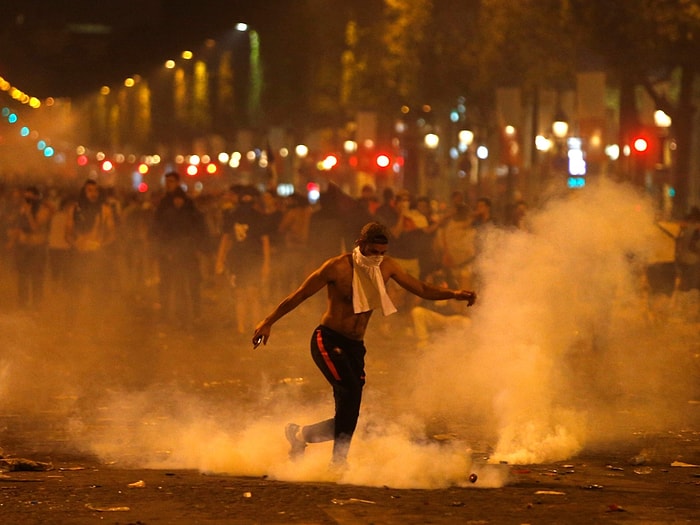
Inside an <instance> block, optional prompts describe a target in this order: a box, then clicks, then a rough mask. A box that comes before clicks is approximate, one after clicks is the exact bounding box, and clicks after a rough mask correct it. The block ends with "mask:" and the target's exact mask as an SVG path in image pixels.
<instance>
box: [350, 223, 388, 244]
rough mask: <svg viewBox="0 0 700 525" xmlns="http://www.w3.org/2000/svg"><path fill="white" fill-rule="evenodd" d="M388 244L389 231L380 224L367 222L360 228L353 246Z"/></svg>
mask: <svg viewBox="0 0 700 525" xmlns="http://www.w3.org/2000/svg"><path fill="white" fill-rule="evenodd" d="M362 243H367V244H389V229H388V228H387V227H386V226H384V225H383V224H382V223H381V222H368V223H367V224H365V225H364V226H363V227H362V230H361V231H360V237H359V238H358V239H357V241H355V244H357V245H360V244H362Z"/></svg>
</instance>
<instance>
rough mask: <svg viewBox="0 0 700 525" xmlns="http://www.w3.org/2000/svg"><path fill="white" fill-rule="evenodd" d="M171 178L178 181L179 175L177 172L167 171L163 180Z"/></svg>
mask: <svg viewBox="0 0 700 525" xmlns="http://www.w3.org/2000/svg"><path fill="white" fill-rule="evenodd" d="M169 177H172V178H173V179H175V180H180V174H179V173H178V172H177V171H169V172H167V173H166V174H165V178H166V179H167V178H169Z"/></svg>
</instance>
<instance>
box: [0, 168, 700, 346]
mask: <svg viewBox="0 0 700 525" xmlns="http://www.w3.org/2000/svg"><path fill="white" fill-rule="evenodd" d="M371 220H376V221H379V222H381V223H382V224H384V225H385V226H387V227H388V228H389V230H390V232H391V235H392V238H391V239H390V255H391V256H392V257H393V258H395V259H397V260H398V262H399V263H400V264H401V266H402V267H403V268H404V269H405V270H406V271H407V272H408V273H410V274H411V275H414V276H415V277H417V278H419V279H421V280H427V281H429V282H434V283H442V284H444V286H448V287H452V288H461V289H474V290H478V289H479V275H478V272H476V271H475V268H476V266H475V264H474V262H475V260H476V258H477V257H478V255H479V252H480V250H481V246H482V243H483V239H484V238H485V233H486V232H488V230H489V229H490V228H510V229H514V230H527V229H528V207H527V203H525V202H523V201H518V202H516V203H515V204H514V205H513V206H512V209H511V210H510V213H509V214H508V216H507V217H496V216H495V214H494V212H493V209H492V204H491V202H490V200H489V199H488V198H485V197H481V198H478V199H476V201H475V202H468V200H467V197H466V195H465V194H464V192H462V191H454V192H453V193H452V194H451V195H450V197H449V199H448V200H447V201H445V202H439V201H436V200H434V199H430V198H428V197H426V196H423V195H413V194H411V193H410V192H409V191H407V190H405V189H400V188H396V189H394V188H390V187H387V188H384V189H383V190H382V191H381V192H380V193H379V194H378V192H377V190H376V189H375V188H374V187H373V186H370V185H366V186H364V187H363V188H362V190H361V193H360V195H359V197H353V196H350V195H349V194H347V193H345V192H343V191H342V190H341V189H340V188H339V187H338V186H336V185H333V184H330V185H329V186H328V189H327V190H325V191H324V193H323V194H322V195H321V197H320V199H319V201H318V202H317V203H313V204H312V203H311V202H309V200H308V199H307V197H306V196H303V195H299V194H293V195H291V196H287V197H281V196H279V195H277V194H276V193H275V192H274V191H273V190H264V191H261V189H259V188H257V187H254V186H250V185H233V186H231V187H230V188H228V189H227V190H226V191H223V192H221V193H219V194H206V193H202V194H198V195H192V194H191V192H188V191H187V190H186V187H185V186H184V185H183V184H182V181H181V180H180V177H179V175H178V174H177V173H175V172H169V173H166V174H165V175H164V188H163V189H162V190H160V191H156V192H149V193H145V194H144V193H138V192H128V193H119V192H117V191H115V189H114V188H107V187H102V186H101V185H99V184H98V183H97V182H96V181H94V180H87V181H85V182H84V184H83V185H82V187H81V188H80V189H79V191H77V192H76V191H74V190H73V191H70V190H66V189H62V188H40V187H37V186H26V187H4V188H2V195H1V199H0V221H1V225H2V234H3V235H4V236H5V238H4V243H3V246H4V252H5V257H4V261H5V265H4V270H6V271H8V270H11V271H14V272H15V276H16V290H17V295H16V298H15V301H16V305H17V307H18V308H20V309H26V310H30V311H32V310H33V311H38V310H41V309H42V308H43V307H44V303H45V302H46V300H47V295H50V296H53V298H54V299H56V298H59V299H60V303H61V304H63V305H66V307H65V308H62V309H61V310H62V311H61V315H63V316H65V318H64V319H63V320H64V321H65V322H66V323H68V326H71V324H72V323H73V324H74V323H76V322H78V321H79V319H80V315H81V312H82V311H94V310H96V309H99V308H100V305H101V304H103V303H104V301H105V298H106V297H112V298H114V297H119V298H120V299H119V300H121V298H126V300H137V299H142V300H145V301H146V302H148V303H149V305H150V306H149V307H150V308H151V309H152V310H153V311H154V312H155V315H156V317H157V318H158V319H159V321H160V322H161V323H165V324H170V325H173V326H196V325H197V324H198V323H200V322H201V321H202V316H203V315H204V314H203V310H202V288H203V287H204V286H209V287H211V288H213V289H216V290H217V293H219V295H220V299H221V302H220V307H221V308H222V309H227V311H228V312H230V317H231V325H232V326H233V329H234V330H235V331H236V332H238V333H240V334H248V333H249V332H250V331H251V329H252V326H253V324H254V323H255V321H256V320H257V319H259V318H260V316H261V315H262V312H264V311H265V310H267V309H269V308H270V307H271V306H272V305H273V304H274V303H275V302H276V301H277V300H278V299H279V298H280V297H283V296H284V295H286V294H287V293H288V292H289V291H290V290H293V289H295V288H296V287H297V286H298V285H299V284H300V282H301V280H302V279H303V277H304V276H305V275H307V274H308V273H309V271H310V270H311V269H313V268H315V267H316V266H317V265H318V264H320V263H321V262H322V261H324V260H325V259H327V258H328V257H330V256H333V255H335V254H339V253H342V252H343V251H349V250H351V249H352V246H353V243H354V241H355V238H356V236H357V234H358V232H359V231H360V229H361V227H362V226H363V225H364V224H366V223H367V222H369V221H371ZM672 235H673V241H674V246H675V252H674V259H673V261H672V263H673V264H672V265H671V266H670V267H668V268H666V267H665V268H664V269H663V271H665V272H668V271H670V272H671V277H670V281H669V278H666V281H665V282H666V283H667V284H666V286H665V287H661V288H663V289H661V288H660V287H659V285H658V282H657V281H658V280H659V278H658V277H657V276H656V275H652V274H653V272H651V274H650V275H649V278H650V281H651V285H652V287H654V289H655V290H657V291H660V293H666V294H669V293H674V292H675V291H676V290H681V291H689V290H695V289H698V288H700V211H699V210H698V209H697V208H694V209H693V210H692V211H691V213H689V214H688V216H687V217H686V218H685V220H684V221H682V222H681V223H679V225H678V230H677V231H675V232H673V234H672ZM10 261H11V263H10ZM659 271H660V270H659ZM669 282H670V283H671V284H668V283H669ZM669 286H670V288H669ZM388 292H389V293H390V295H391V297H392V300H393V301H394V304H396V305H397V307H398V308H399V311H400V312H403V313H404V314H405V315H407V316H410V318H411V320H412V321H411V323H410V325H411V326H412V327H413V335H414V336H415V337H416V338H417V340H418V343H419V344H425V343H427V340H428V338H429V337H430V333H431V331H432V330H434V329H438V328H439V327H442V326H444V323H445V322H455V323H458V324H461V325H465V324H468V318H467V313H466V308H465V307H463V305H460V304H451V305H450V306H449V308H450V311H443V310H444V309H445V308H444V307H445V305H442V304H440V303H439V302H438V303H437V304H422V303H420V302H416V301H417V299H416V298H415V297H413V296H410V294H405V293H403V291H402V290H401V289H400V288H399V287H392V288H390V289H389V290H388ZM455 307H456V308H457V309H458V310H456V311H455V310H454V308H455ZM460 308H461V309H460Z"/></svg>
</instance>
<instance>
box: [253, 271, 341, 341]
mask: <svg viewBox="0 0 700 525" xmlns="http://www.w3.org/2000/svg"><path fill="white" fill-rule="evenodd" d="M327 275H328V262H326V263H324V264H323V266H321V267H320V268H318V269H317V270H315V271H314V272H312V273H311V274H310V275H309V276H308V277H307V278H306V279H305V280H304V282H303V283H302V284H301V286H299V288H297V289H296V290H294V291H293V292H292V293H291V294H289V295H288V296H287V297H286V298H285V299H284V300H282V302H281V303H280V304H278V305H277V307H276V308H275V309H274V310H273V311H272V312H271V313H270V314H269V315H268V316H267V317H265V319H263V320H262V321H260V322H259V323H258V325H257V326H256V327H255V332H254V333H253V346H257V345H259V344H260V343H261V342H262V343H263V344H267V340H268V339H269V338H270V329H271V328H272V325H273V324H274V323H276V322H277V321H278V320H279V319H281V318H282V317H284V316H285V315H287V314H288V313H289V312H291V311H292V310H294V309H295V308H296V307H297V306H299V305H300V304H301V303H303V302H304V301H306V300H307V299H308V298H309V297H311V296H312V295H314V294H315V293H316V292H318V291H319V290H321V289H322V288H323V287H325V286H326V285H327V284H328V277H327Z"/></svg>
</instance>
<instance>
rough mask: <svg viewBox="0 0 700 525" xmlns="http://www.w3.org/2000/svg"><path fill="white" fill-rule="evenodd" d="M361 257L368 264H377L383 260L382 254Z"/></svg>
mask: <svg viewBox="0 0 700 525" xmlns="http://www.w3.org/2000/svg"><path fill="white" fill-rule="evenodd" d="M360 255H362V254H360ZM362 257H363V258H364V259H365V262H366V264H367V265H368V266H379V265H380V264H382V261H383V260H384V256H383V255H362Z"/></svg>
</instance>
